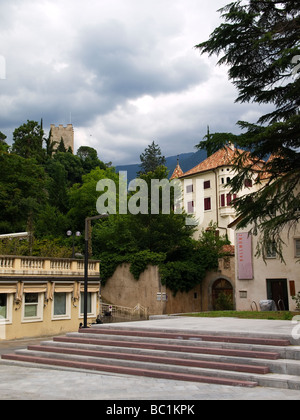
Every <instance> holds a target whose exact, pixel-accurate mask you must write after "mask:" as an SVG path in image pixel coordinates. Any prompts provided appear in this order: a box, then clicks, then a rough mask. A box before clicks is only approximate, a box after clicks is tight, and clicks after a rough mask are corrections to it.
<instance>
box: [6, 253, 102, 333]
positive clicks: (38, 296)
mask: <svg viewBox="0 0 300 420" xmlns="http://www.w3.org/2000/svg"><path fill="white" fill-rule="evenodd" d="M99 265H100V263H99V261H89V284H88V320H89V322H91V323H92V322H95V320H96V318H97V316H98V314H99V293H100V274H99V272H100V271H99V270H100V269H99ZM83 301H84V261H83V260H73V259H50V258H38V257H15V256H0V340H12V339H16V338H23V337H38V336H47V335H54V334H60V333H64V332H68V331H77V330H78V328H79V325H80V323H82V322H83V305H84V303H83Z"/></svg>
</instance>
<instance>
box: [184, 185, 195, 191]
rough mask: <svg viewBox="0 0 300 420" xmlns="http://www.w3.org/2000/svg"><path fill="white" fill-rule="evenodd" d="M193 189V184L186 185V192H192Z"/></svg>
mask: <svg viewBox="0 0 300 420" xmlns="http://www.w3.org/2000/svg"><path fill="white" fill-rule="evenodd" d="M193 191H194V187H193V184H191V185H187V186H186V192H187V193H192V192H193Z"/></svg>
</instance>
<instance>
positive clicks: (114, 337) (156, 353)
mask: <svg viewBox="0 0 300 420" xmlns="http://www.w3.org/2000/svg"><path fill="white" fill-rule="evenodd" d="M2 359H3V360H6V361H9V363H12V362H13V363H15V362H18V363H20V362H21V363H22V364H24V363H26V364H27V363H30V364H32V363H34V364H38V365H47V366H49V367H50V366H52V367H57V368H58V367H59V368H72V369H81V370H82V369H84V370H90V371H91V370H92V371H95V372H99V373H101V372H111V373H114V374H122V375H123V374H124V375H138V376H148V377H155V378H164V379H172V380H178V381H192V382H204V383H211V384H219V385H230V386H243V387H256V386H264V387H275V388H285V389H294V390H300V347H298V346H292V345H291V343H290V341H289V340H286V339H282V338H267V337H265V338H262V337H255V336H247V337H243V336H233V335H227V334H226V335H225V334H223V335H209V334H207V335H205V334H199V333H195V334H194V333H184V332H182V331H177V332H174V331H173V332H166V331H164V330H160V329H155V330H153V329H151V330H149V329H142V328H135V327H134V328H130V327H128V326H125V327H124V328H122V327H121V326H120V325H118V326H113V325H109V326H108V325H99V326H93V327H92V328H88V329H80V330H79V331H78V332H77V333H69V334H66V335H65V336H59V337H54V338H53V340H51V341H44V342H41V343H40V344H39V345H30V346H28V348H27V349H23V350H16V351H15V352H14V353H12V354H5V355H2Z"/></svg>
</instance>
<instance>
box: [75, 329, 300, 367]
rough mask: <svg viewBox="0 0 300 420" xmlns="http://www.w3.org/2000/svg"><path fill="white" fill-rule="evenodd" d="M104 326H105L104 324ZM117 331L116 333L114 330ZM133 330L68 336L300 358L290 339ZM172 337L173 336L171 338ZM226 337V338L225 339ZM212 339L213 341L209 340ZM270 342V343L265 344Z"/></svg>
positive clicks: (84, 332)
mask: <svg viewBox="0 0 300 420" xmlns="http://www.w3.org/2000/svg"><path fill="white" fill-rule="evenodd" d="M102 327H104V326H102ZM115 331H116V334H114V332H115ZM131 332H132V330H128V334H127V331H126V330H124V329H119V330H116V329H115V328H114V329H112V330H108V329H107V328H98V329H96V331H95V329H85V330H83V331H82V330H79V332H78V333H70V334H68V336H70V337H78V336H79V335H80V334H82V335H83V336H84V337H88V338H95V339H97V338H99V336H100V337H101V339H103V340H111V339H112V336H113V340H115V341H128V339H129V338H130V341H132V342H144V343H145V342H149V343H153V341H154V340H155V342H157V343H164V344H171V345H172V344H176V345H184V346H199V344H201V347H209V348H213V347H215V348H224V349H240V350H257V351H259V352H267V353H269V352H271V353H278V354H279V357H281V358H286V357H288V358H292V359H296V360H300V346H291V345H290V344H288V345H286V344H287V343H288V340H281V344H283V345H282V346H279V341H278V340H276V343H277V345H273V344H274V341H275V340H272V339H270V338H268V340H255V338H254V337H252V338H251V340H250V341H251V342H252V343H254V342H256V343H260V344H252V343H251V342H247V339H248V338H247V337H239V338H238V339H237V340H235V338H236V337H232V338H233V340H232V341H230V340H231V337H229V338H228V339H227V340H226V337H225V336H224V337H222V336H219V337H218V338H217V339H216V340H215V336H211V335H209V336H208V335H206V336H205V340H202V338H201V337H203V335H201V336H200V335H197V334H187V335H186V336H185V337H184V336H182V334H181V333H177V334H176V333H175V334H173V335H169V334H167V335H164V334H159V333H158V334H157V332H153V331H152V332H151V333H150V334H145V335H143V331H139V332H141V334H136V331H135V330H134V331H133V335H131ZM171 337H172V338H171ZM223 338H224V340H223ZM220 339H222V341H220ZM208 340H212V341H208ZM266 342H268V344H263V343H266Z"/></svg>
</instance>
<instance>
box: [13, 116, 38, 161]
mask: <svg viewBox="0 0 300 420" xmlns="http://www.w3.org/2000/svg"><path fill="white" fill-rule="evenodd" d="M43 136H44V131H43V129H42V127H41V125H39V124H38V123H37V122H35V121H29V120H28V121H27V123H26V124H23V125H22V126H21V127H19V128H16V129H15V131H14V132H13V146H12V152H13V153H16V154H17V155H19V156H21V157H23V158H26V159H28V158H34V159H36V160H37V161H38V162H39V163H41V162H43V160H44V157H45V152H44V149H43V141H44V138H43Z"/></svg>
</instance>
